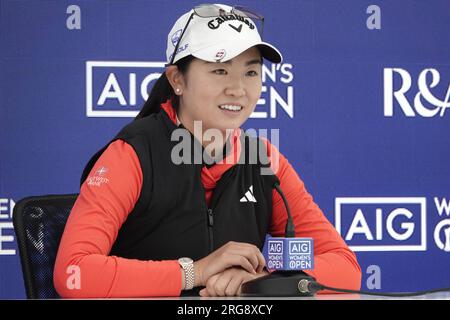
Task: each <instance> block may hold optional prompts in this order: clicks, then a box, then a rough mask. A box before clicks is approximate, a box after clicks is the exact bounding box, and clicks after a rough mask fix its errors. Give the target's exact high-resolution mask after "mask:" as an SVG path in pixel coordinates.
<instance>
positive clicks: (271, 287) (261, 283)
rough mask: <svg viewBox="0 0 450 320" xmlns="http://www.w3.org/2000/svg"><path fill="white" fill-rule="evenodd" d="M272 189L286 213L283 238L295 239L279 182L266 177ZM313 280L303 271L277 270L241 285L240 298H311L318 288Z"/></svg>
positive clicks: (273, 177) (273, 178) (275, 178)
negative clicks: (281, 202) (281, 201)
mask: <svg viewBox="0 0 450 320" xmlns="http://www.w3.org/2000/svg"><path fill="white" fill-rule="evenodd" d="M267 177H268V178H269V180H270V184H271V186H272V188H274V189H275V190H276V191H277V192H278V194H279V195H280V196H281V199H282V200H283V203H284V206H285V208H286V212H287V221H286V227H285V237H286V238H294V237H295V225H294V220H293V219H292V215H291V209H290V207H289V203H288V201H287V199H286V197H285V196H284V193H283V191H282V190H281V187H280V180H279V179H278V177H277V176H276V175H275V174H272V175H268V176H267ZM314 283H315V279H314V278H313V277H311V276H309V275H307V274H306V273H305V272H303V271H297V270H295V271H287V270H278V271H275V272H272V273H270V274H268V275H266V276H264V277H261V278H257V279H254V280H251V281H248V282H246V283H244V284H242V287H241V296H253V297H264V296H275V297H276V296H279V297H283V296H284V297H286V296H313V295H314V294H315V293H316V292H317V291H318V290H319V288H317V287H316V286H312V285H311V284H314Z"/></svg>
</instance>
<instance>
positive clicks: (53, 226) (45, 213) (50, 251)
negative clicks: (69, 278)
mask: <svg viewBox="0 0 450 320" xmlns="http://www.w3.org/2000/svg"><path fill="white" fill-rule="evenodd" d="M77 196H78V194H64V195H46V196H38V197H27V198H24V199H22V200H20V201H19V202H17V203H16V205H15V206H14V211H13V224H14V230H15V232H16V237H17V243H18V247H19V253H20V262H21V264H22V271H23V279H24V283H25V289H26V294H27V298H28V299H56V298H59V296H58V294H57V292H56V290H55V287H54V286H53V268H54V265H55V260H56V254H57V252H58V247H59V242H60V241H61V236H62V233H63V231H64V226H65V225H66V221H67V218H68V217H69V213H70V211H71V210H72V207H73V204H74V202H75V200H76V198H77Z"/></svg>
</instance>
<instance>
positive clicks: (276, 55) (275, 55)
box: [257, 42, 283, 63]
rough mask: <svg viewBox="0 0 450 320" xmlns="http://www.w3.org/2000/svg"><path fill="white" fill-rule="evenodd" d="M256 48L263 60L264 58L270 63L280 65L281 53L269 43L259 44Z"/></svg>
mask: <svg viewBox="0 0 450 320" xmlns="http://www.w3.org/2000/svg"><path fill="white" fill-rule="evenodd" d="M257 47H258V48H259V49H260V50H261V54H262V56H263V58H266V59H267V60H269V61H270V62H273V63H281V62H282V61H283V56H282V55H281V52H280V51H278V49H277V48H275V47H274V46H273V45H271V44H270V43H267V42H261V43H260V44H258V45H257Z"/></svg>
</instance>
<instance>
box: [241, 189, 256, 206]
mask: <svg viewBox="0 0 450 320" xmlns="http://www.w3.org/2000/svg"><path fill="white" fill-rule="evenodd" d="M248 189H249V190H248V191H247V192H246V193H245V195H244V196H243V197H242V198H241V200H240V202H256V199H255V197H254V196H253V185H251V186H250V188H248Z"/></svg>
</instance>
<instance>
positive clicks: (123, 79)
mask: <svg viewBox="0 0 450 320" xmlns="http://www.w3.org/2000/svg"><path fill="white" fill-rule="evenodd" d="M178 36H179V35H178V34H175V35H174V36H173V38H172V40H176V38H177V37H178ZM186 45H187V44H186ZM178 50H182V48H178ZM218 54H219V56H218V59H219V58H220V59H223V58H224V57H225V54H226V53H225V52H220V53H218ZM164 71H165V62H133V61H86V116H87V117H125V118H134V117H135V116H136V115H137V114H138V113H139V110H140V109H141V108H142V106H143V105H144V103H145V101H146V100H147V98H148V94H149V92H150V91H151V89H152V87H153V84H154V83H155V82H156V80H158V78H159V77H160V76H161V74H162V73H163V72H164ZM261 77H262V82H263V86H262V90H261V97H260V99H259V100H258V102H257V105H256V108H255V110H254V112H253V113H252V114H251V115H250V118H258V119H268V118H269V119H273V118H277V117H279V116H280V115H282V116H284V117H286V116H287V117H289V118H294V103H295V101H294V87H293V85H292V82H293V81H294V73H293V66H292V64H289V63H283V64H276V65H275V64H269V65H267V66H266V65H263V71H262V75H261Z"/></svg>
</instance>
